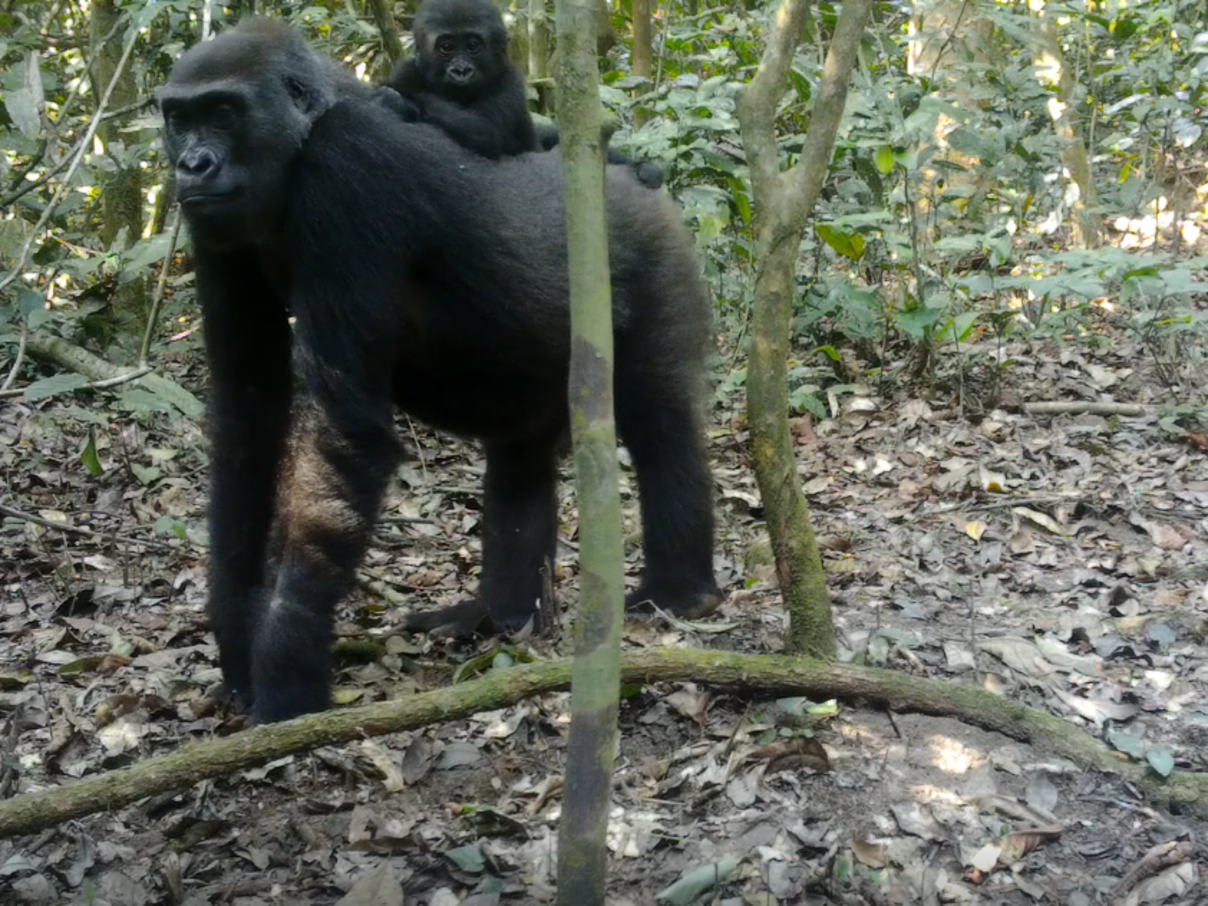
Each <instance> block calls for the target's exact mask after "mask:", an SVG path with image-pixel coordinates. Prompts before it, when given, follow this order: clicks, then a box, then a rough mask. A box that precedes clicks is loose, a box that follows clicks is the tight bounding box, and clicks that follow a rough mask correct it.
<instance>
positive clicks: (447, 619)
mask: <svg viewBox="0 0 1208 906" xmlns="http://www.w3.org/2000/svg"><path fill="white" fill-rule="evenodd" d="M403 628H404V629H406V630H407V631H408V632H425V633H427V634H429V635H434V636H437V637H439V638H446V639H472V638H475V637H476V636H493V635H498V634H499V633H500V631H501V627H499V626H498V625H497V624H496V623H495V621H494V620H493V619H491V614H490V612H489V611H488V610H487V605H486V602H485V601H483V600H482V599H481V598H473V599H471V600H469V601H459V602H458V603H456V604H451V605H450V606H448V607H438V608H437V609H436V610H424V611H420V612H419V613H410V614H408V615H407V616H406V618H405V619H404V620H403Z"/></svg>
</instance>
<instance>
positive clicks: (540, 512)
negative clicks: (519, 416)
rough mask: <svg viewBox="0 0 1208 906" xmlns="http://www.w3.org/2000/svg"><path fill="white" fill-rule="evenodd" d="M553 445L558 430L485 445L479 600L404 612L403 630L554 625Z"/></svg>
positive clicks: (483, 631) (461, 632)
mask: <svg viewBox="0 0 1208 906" xmlns="http://www.w3.org/2000/svg"><path fill="white" fill-rule="evenodd" d="M557 446H558V436H557V435H551V436H548V437H541V438H538V439H534V440H528V441H518V442H507V443H504V442H491V443H488V444H487V445H486V453H487V474H486V481H485V492H484V494H483V497H484V500H483V513H482V576H481V579H480V582H479V594H478V598H476V599H475V600H473V601H463V602H461V603H460V604H454V605H453V606H451V607H442V608H439V609H437V610H430V611H424V612H422V613H416V614H411V615H410V616H409V617H408V618H407V621H406V624H405V625H406V627H407V629H409V630H412V631H414V632H433V631H435V632H437V633H439V634H441V635H447V636H453V637H456V638H468V637H470V636H474V635H493V634H496V633H498V632H502V631H507V630H514V629H521V628H522V627H523V626H524V625H525V624H526V623H528V621H529V620H530V619H533V618H534V617H535V618H536V624H537V628H538V629H539V630H542V631H544V630H546V629H548V628H550V627H552V626H553V625H554V623H555V621H556V612H555V609H554V607H555V605H554V598H553V569H554V554H555V552H556V545H557V540H558V523H557V498H556V490H557V477H558V472H557Z"/></svg>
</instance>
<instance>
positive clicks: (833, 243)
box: [814, 223, 864, 261]
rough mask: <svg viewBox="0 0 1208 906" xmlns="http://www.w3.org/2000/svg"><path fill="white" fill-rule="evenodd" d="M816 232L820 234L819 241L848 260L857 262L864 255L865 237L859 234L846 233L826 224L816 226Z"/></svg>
mask: <svg viewBox="0 0 1208 906" xmlns="http://www.w3.org/2000/svg"><path fill="white" fill-rule="evenodd" d="M814 232H815V233H817V234H818V238H819V239H821V240H822V241H823V242H825V243H826V244H827V245H829V246H830V247H831V248H833V249H834V250H835V251H836V252H838V253H839V254H840V255H843V256H844V257H846V258H851V259H852V260H853V261H855V260H858V259H859V257H860V256H861V255H863V254H864V237H863V236H861V235H860V234H859V233H844V232H842V231H840V230H836V229H835V228H834V227H833V226H830V225H829V224H825V223H816V224H814Z"/></svg>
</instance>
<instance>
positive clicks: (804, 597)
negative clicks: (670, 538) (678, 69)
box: [738, 0, 872, 658]
mask: <svg viewBox="0 0 1208 906" xmlns="http://www.w3.org/2000/svg"><path fill="white" fill-rule="evenodd" d="M871 8H872V2H871V0H846V2H845V3H844V4H843V10H842V12H841V13H840V15H839V21H838V22H837V23H836V26H835V34H834V38H833V39H832V41H831V46H830V50H829V52H828V53H827V57H826V63H825V65H824V69H823V77H822V83H821V84H820V85H819V86H818V90H817V92H816V93H815V95H814V97H815V103H814V110H813V115H812V116H811V118H810V126H809V132H808V133H807V135H806V138H805V143H804V146H803V147H802V149H801V157H800V159H799V160H798V163H797V165H796V166H795V167H793V168H792V169H791V170H788V171H786V172H783V173H782V172H780V160H779V154H778V148H777V144H776V132H775V125H776V106H777V103H778V102H779V100H780V98H781V96H782V95H783V94H784V91H785V79H786V77H787V75H788V71H789V67H790V65H791V64H792V61H793V52H794V51H795V50H796V47H797V42H798V40H799V38H800V35H801V32H802V27H803V25H804V23H805V19H806V17H807V16H808V15H809V3H808V0H783V2H782V3H781V5H780V8H779V10H778V11H777V13H776V16H775V20H774V21H775V25H774V27H773V30H772V33H771V35H770V36H769V38H768V44H767V48H766V49H765V50H764V53H763V58H762V59H761V60H760V63H759V70H758V72H757V73H756V75H755V78H754V79H752V80H751V83H750V84H749V85H746V86H745V87H744V88H743V89H742V92H741V93H740V95H739V98H738V118H739V122H740V124H741V126H742V139H743V145H744V147H745V149H746V153H747V163H748V165H749V166H750V169H751V184H752V189H753V192H754V198H755V235H756V253H755V254H756V262H757V264H756V270H755V299H754V302H753V303H752V306H751V354H750V358H749V360H748V362H747V410H748V420H749V423H750V428H751V458H752V460H753V462H754V465H755V479H756V481H757V482H758V483H759V491H760V494H761V495H762V497H763V506H764V512H765V513H766V515H767V522H768V534H769V535H770V537H771V541H772V550H773V553H774V554H775V556H776V575H777V579H778V580H779V584H780V590H781V593H782V594H783V595H784V601H785V606H786V608H787V609H788V612H789V629H788V634H787V638H786V639H785V649H786V650H787V651H790V652H793V653H803V654H811V655H814V656H816V657H823V658H830V657H834V653H835V627H834V622H833V620H832V617H831V609H830V596H829V593H828V592H827V588H826V575H825V573H824V572H823V570H822V558H821V556H820V555H819V553H818V545H817V543H816V542H815V539H814V530H813V526H812V525H811V523H810V514H809V509H808V508H807V507H806V503H805V494H804V492H803V491H802V488H801V481H800V479H799V478H798V476H797V457H796V455H795V453H794V450H793V439H792V435H791V434H790V432H789V423H788V412H789V401H788V374H787V362H788V360H789V358H790V349H789V343H790V326H791V321H792V304H793V294H794V290H795V288H796V283H795V281H794V268H795V265H796V262H797V250H798V248H799V247H800V245H801V237H802V233H803V232H804V230H805V226H806V221H807V218H808V217H809V215H810V212H811V211H812V210H813V208H814V203H815V202H816V201H817V199H818V194H819V192H820V191H821V190H822V182H823V180H824V179H825V178H826V171H827V167H828V165H829V164H830V159H831V154H832V151H833V149H834V144H835V135H836V134H837V133H838V130H839V122H840V120H841V118H842V116H843V108H844V104H845V103H846V100H847V84H848V79H849V77H850V75H851V70H852V66H853V65H854V64H855V62H856V52H857V50H858V49H859V42H860V37H861V35H862V34H863V31H864V23H865V21H866V20H867V19H868V16H869V12H870V11H871Z"/></svg>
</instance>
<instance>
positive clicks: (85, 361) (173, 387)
mask: <svg viewBox="0 0 1208 906" xmlns="http://www.w3.org/2000/svg"><path fill="white" fill-rule="evenodd" d="M27 345H28V347H29V352H30V355H34V356H37V357H38V358H40V359H43V360H45V361H48V362H51V363H53V364H55V365H58V366H59V367H61V368H69V369H70V370H72V371H75V372H77V373H78V374H82V375H84V377H86V378H90V379H91V380H92V381H94V382H96V383H94V385H93V386H112V385H113V383H122V382H124V381H132V382H133V383H135V384H137V385H138V386H140V387H143V388H144V389H146V390H149V391H150V392H152V393H154V394H155V395H156V396H159V397H162V398H163V399H164V400H165V401H167V402H170V403H171V404H172V405H174V406H175V407H176V408H177V409H179V410H180V411H181V412H183V413H184V414H185V415H186V416H188V417H189V418H200V417H201V416H202V415H203V414H204V413H205V406H204V405H202V403H201V400H199V399H198V398H197V397H195V396H194V395H193V394H192V393H190V392H189V391H188V390H186V389H185V388H184V387H182V386H180V384H178V383H176V382H175V381H171V380H168V378H166V377H163V376H162V375H159V374H155V373H154V372H151V373H144V372H140V371H139V370H138V369H135V370H134V371H133V372H132V371H131V370H130V369H129V368H127V367H126V366H124V365H113V364H110V363H109V362H106V361H105V360H104V359H102V358H101V357H100V356H95V355H93V354H92V353H91V352H89V351H88V350H87V349H83V348H81V347H79V346H76V345H74V344H72V343H68V342H67V341H66V340H64V339H63V338H62V337H56V336H51V335H49V334H41V333H31V334H30V335H29V341H28V344H27ZM103 381H107V382H110V383H109V384H100V382H103ZM81 389H83V388H81Z"/></svg>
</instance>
